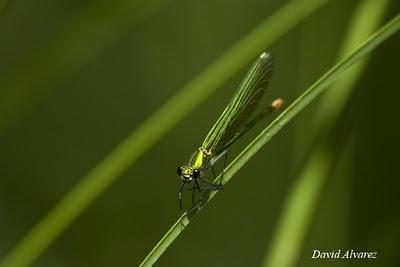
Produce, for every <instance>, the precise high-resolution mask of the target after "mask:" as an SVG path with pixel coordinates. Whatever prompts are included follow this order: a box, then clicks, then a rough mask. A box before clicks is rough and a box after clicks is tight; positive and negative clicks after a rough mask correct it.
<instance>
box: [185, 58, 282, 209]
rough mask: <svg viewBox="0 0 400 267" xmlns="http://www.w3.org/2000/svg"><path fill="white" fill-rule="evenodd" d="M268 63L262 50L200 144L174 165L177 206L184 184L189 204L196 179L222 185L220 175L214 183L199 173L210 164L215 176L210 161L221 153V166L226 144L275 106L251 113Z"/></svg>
mask: <svg viewBox="0 0 400 267" xmlns="http://www.w3.org/2000/svg"><path fill="white" fill-rule="evenodd" d="M272 65H273V62H272V56H271V55H270V54H268V53H262V54H261V55H260V56H259V57H258V58H257V59H256V60H255V62H254V63H253V65H252V66H251V68H250V70H249V71H248V73H247V75H246V76H245V78H244V80H243V81H242V83H241V84H240V86H239V88H238V89H237V90H236V92H235V94H234V95H233V97H232V99H231V101H230V102H229V103H228V105H227V106H226V108H225V109H224V111H223V112H222V114H221V116H220V117H219V118H218V120H217V121H216V123H215V124H214V126H213V127H212V128H211V130H210V131H209V132H208V134H207V136H206V138H205V139H204V141H203V144H202V145H201V146H200V147H199V148H198V149H197V150H196V151H195V152H194V153H193V155H192V157H191V158H190V160H189V162H188V163H187V164H186V165H182V166H180V167H178V169H177V174H178V175H179V176H180V177H181V180H182V184H181V187H180V190H179V204H180V208H181V210H182V195H181V194H182V193H181V192H182V189H183V188H184V186H185V185H190V186H191V187H190V188H189V189H190V190H192V205H193V203H194V192H195V189H197V190H198V191H199V192H200V191H201V189H202V188H201V187H200V185H199V181H198V180H200V181H202V182H203V183H206V184H208V186H209V188H211V190H220V189H222V175H221V177H220V181H219V185H218V184H214V183H213V182H210V181H208V180H207V179H204V178H203V177H202V176H203V173H204V172H205V171H207V170H208V169H209V168H210V167H211V169H212V171H213V174H214V176H216V175H215V172H214V169H213V165H214V163H215V162H216V161H217V160H218V159H220V158H221V157H222V156H225V160H224V167H225V164H226V159H227V148H228V147H229V146H230V145H231V144H233V143H234V142H235V141H236V140H237V139H238V138H240V137H241V136H242V135H243V134H244V133H246V132H247V131H248V130H249V129H250V128H252V127H253V126H254V124H256V123H257V122H258V121H260V120H261V119H262V118H263V117H264V116H265V115H266V114H268V113H270V112H271V111H274V110H276V109H277V108H275V106H276V105H275V106H273V105H271V106H269V107H266V108H265V109H264V110H263V111H261V112H260V113H258V114H257V115H255V116H251V114H252V113H253V112H254V110H255V108H256V106H257V105H258V103H259V102H260V100H261V98H262V96H263V94H264V92H265V91H266V89H267V87H268V84H269V80H270V77H271V75H272ZM280 103H281V102H280ZM278 108H279V107H278ZM222 174H223V173H222ZM210 186H211V187H210ZM203 189H204V188H203Z"/></svg>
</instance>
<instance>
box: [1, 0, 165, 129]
mask: <svg viewBox="0 0 400 267" xmlns="http://www.w3.org/2000/svg"><path fill="white" fill-rule="evenodd" d="M169 1H170V0H151V1H146V0H139V1H132V0H122V1H116V2H115V3H112V4H110V2H109V1H106V0H97V1H93V3H92V4H91V6H89V7H88V8H86V9H83V10H82V11H81V12H80V13H79V14H77V15H75V16H73V17H72V18H71V19H69V20H68V21H66V22H65V24H64V26H63V27H61V28H60V29H59V30H58V31H57V32H56V33H55V34H54V36H52V37H51V38H50V39H49V41H46V42H44V43H43V44H42V45H41V46H40V47H39V48H37V49H36V50H34V52H33V53H32V54H31V55H30V56H28V57H27V59H26V60H24V61H23V62H22V63H21V64H20V65H19V66H17V67H15V68H14V69H12V70H10V72H7V73H0V87H1V90H0V133H1V132H2V131H3V130H5V129H6V128H7V127H8V126H10V125H13V124H14V123H16V122H17V121H18V119H19V118H20V117H21V116H24V114H26V113H27V112H28V111H30V110H31V109H32V108H33V106H35V105H36V104H37V103H38V102H40V100H41V99H43V98H44V97H46V96H47V95H48V94H49V93H50V92H51V91H52V90H54V89H56V88H57V86H58V85H59V84H61V83H62V82H63V81H64V80H66V79H68V78H69V77H70V76H72V75H73V74H75V73H76V72H78V71H79V70H80V69H81V68H82V66H84V65H86V64H87V63H88V62H90V61H91V60H92V59H93V58H95V57H96V56H97V55H98V54H99V53H100V52H101V51H102V50H103V49H104V48H106V47H107V46H109V45H110V44H111V43H113V42H115V41H116V40H118V39H119V38H121V37H122V36H123V35H124V34H126V33H127V32H128V31H129V30H130V29H131V28H132V27H133V26H134V25H135V24H137V23H139V22H140V21H142V20H144V19H146V18H148V17H150V16H151V15H152V14H154V13H155V12H157V11H158V10H159V9H160V8H161V7H162V6H163V5H165V4H166V3H168V2H169Z"/></svg>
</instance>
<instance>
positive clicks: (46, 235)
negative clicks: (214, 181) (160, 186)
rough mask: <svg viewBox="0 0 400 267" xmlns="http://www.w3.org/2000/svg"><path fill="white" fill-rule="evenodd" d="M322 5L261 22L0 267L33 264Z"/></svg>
mask: <svg viewBox="0 0 400 267" xmlns="http://www.w3.org/2000/svg"><path fill="white" fill-rule="evenodd" d="M326 2H327V1H326V0H292V1H290V2H288V3H287V4H286V5H285V6H283V7H282V8H280V9H279V10H278V11H276V12H275V13H274V14H273V15H272V16H270V17H269V18H267V19H265V20H264V21H263V22H262V23H261V24H260V25H258V26H257V27H256V28H255V29H254V30H253V31H251V32H250V33H249V34H248V35H247V36H245V37H244V38H243V39H242V40H240V41H239V42H238V43H236V44H235V45H234V46H233V47H232V48H231V49H229V50H228V51H227V52H226V53H225V54H223V55H222V56H221V57H220V58H218V59H217V60H216V61H215V62H214V63H212V64H211V65H210V66H209V67H208V68H207V69H205V70H204V71H203V72H201V73H200V74H199V75H198V76H197V77H195V78H194V79H193V80H192V81H190V82H189V83H188V84H187V85H186V86H185V87H184V88H182V90H180V91H179V92H178V93H177V94H176V95H175V96H174V97H172V98H171V99H170V100H169V101H167V102H166V103H165V104H164V105H163V106H161V107H160V108H159V109H158V110H157V111H155V112H154V114H153V115H152V116H151V117H149V118H148V119H147V120H146V121H144V122H143V123H142V124H141V125H140V126H139V127H138V128H137V129H136V130H135V131H134V132H133V133H131V135H129V136H128V137H127V138H126V139H125V140H124V141H122V142H121V144H120V145H118V146H117V147H116V148H115V149H114V150H113V151H112V152H111V153H110V154H109V155H107V156H106V157H105V158H104V159H103V160H102V161H101V162H100V163H99V164H98V165H96V166H95V167H94V168H93V169H92V170H91V171H90V172H89V173H88V174H87V175H86V176H85V177H84V178H83V179H82V181H81V182H80V183H79V184H77V185H76V186H75V187H74V188H73V189H72V190H71V192H70V193H68V194H67V195H66V196H65V197H64V198H63V199H62V200H61V201H60V202H59V203H58V204H57V205H56V206H55V207H54V208H53V209H52V210H51V211H50V212H49V213H48V214H47V215H46V216H45V217H44V218H43V219H42V220H41V221H40V222H39V223H38V224H37V225H36V226H35V227H34V228H33V229H32V230H31V231H30V232H29V233H28V234H27V235H26V236H25V237H24V238H23V239H22V240H21V242H20V243H19V244H17V246H16V247H15V248H14V249H13V250H12V251H11V252H10V254H9V255H7V256H6V258H5V259H4V261H3V262H2V263H0V266H1V267H20V266H27V265H29V264H30V263H32V262H33V261H34V260H35V259H36V258H37V257H38V256H39V255H40V254H41V253H42V252H43V251H44V250H45V249H46V248H47V247H48V246H49V245H50V244H51V243H52V242H53V241H54V240H55V239H56V238H57V237H58V236H59V235H60V234H61V233H62V232H63V231H64V230H65V229H66V228H67V227H68V225H69V224H70V223H71V222H72V221H74V220H75V219H76V218H77V216H78V215H79V214H81V213H82V212H83V211H84V210H85V209H86V208H87V207H88V206H89V205H90V204H91V203H93V201H95V200H96V198H97V197H98V196H99V195H100V194H101V193H103V192H104V191H105V190H106V189H107V188H108V187H109V186H110V185H111V184H112V183H113V182H114V181H115V180H116V179H117V178H118V177H119V175H120V174H121V173H122V172H123V171H125V170H126V169H127V168H128V167H129V166H130V165H132V164H133V163H134V162H135V161H136V160H137V159H138V158H139V157H140V156H141V155H142V154H143V153H144V152H145V151H146V150H148V149H149V148H150V147H151V146H152V145H153V144H154V143H155V142H156V141H157V140H158V139H160V138H161V137H162V136H163V135H164V134H165V133H166V132H167V131H168V130H169V129H171V128H172V127H173V126H174V125H175V124H176V123H178V121H179V120H181V119H182V118H183V117H184V116H185V115H186V114H188V113H189V112H190V111H191V110H192V109H194V108H195V107H196V106H197V105H198V104H199V103H201V102H202V101H203V100H204V99H205V98H206V97H207V96H209V95H210V94H211V93H212V92H213V91H215V89H216V88H217V87H218V86H220V85H221V84H222V83H223V82H225V81H226V80H227V79H229V78H230V77H232V76H233V75H234V74H235V73H236V72H237V71H239V70H240V69H241V68H243V67H244V66H245V65H246V64H247V63H248V62H249V61H250V60H251V59H252V58H254V57H255V56H256V55H258V54H259V53H260V52H261V51H263V50H264V49H265V48H266V47H268V46H269V45H270V44H271V43H273V42H274V41H275V40H277V39H278V38H279V37H281V36H282V35H283V34H285V33H286V32H287V31H288V30H290V29H291V28H293V27H294V26H295V25H296V24H297V23H299V22H300V21H302V20H303V19H304V18H306V17H307V16H309V15H310V14H311V13H312V12H314V11H315V10H316V9H317V8H319V7H320V6H322V5H323V4H325V3H326Z"/></svg>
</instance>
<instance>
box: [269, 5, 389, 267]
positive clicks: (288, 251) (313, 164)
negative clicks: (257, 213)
mask: <svg viewBox="0 0 400 267" xmlns="http://www.w3.org/2000/svg"><path fill="white" fill-rule="evenodd" d="M388 4H389V1H388V0H382V1H375V0H366V1H362V2H360V4H359V6H358V7H357V9H356V10H355V14H354V15H353V18H352V20H351V23H350V26H349V28H348V31H347V33H346V37H345V39H344V42H343V45H342V48H341V51H340V52H339V58H343V57H344V56H345V55H348V54H350V52H351V51H352V49H354V47H356V45H357V44H359V43H360V42H361V41H362V40H363V39H365V38H366V37H367V36H369V35H370V34H371V33H372V32H374V30H375V29H376V28H378V26H379V24H380V23H381V21H382V19H383V16H384V12H385V10H386V9H387V6H388ZM367 59H368V58H365V59H363V60H362V61H360V62H358V63H356V64H354V66H352V67H351V69H349V71H348V72H347V73H344V75H343V77H341V78H340V79H339V80H338V81H337V82H336V83H335V84H334V86H333V87H332V88H330V89H329V90H328V91H327V92H326V93H325V94H324V95H323V98H322V99H321V102H320V105H319V107H318V112H317V113H316V114H317V117H316V125H315V127H314V132H313V133H312V134H314V135H315V134H316V135H319V136H321V135H322V136H325V137H326V135H327V134H328V133H329V132H330V131H331V130H332V129H333V128H334V125H335V123H336V122H337V120H338V118H339V115H340V114H341V112H342V110H343V109H344V107H345V105H346V103H347V101H348V99H349V96H350V95H351V92H352V90H353V88H354V85H355V83H356V82H357V81H358V79H359V78H360V76H361V74H362V72H363V70H364V69H365V67H366V63H367ZM325 137H324V138H322V139H325ZM335 159H336V156H335V155H334V152H333V151H332V149H331V147H329V146H328V144H327V143H322V144H319V145H318V146H317V147H316V148H315V149H314V150H313V151H312V153H311V156H310V158H309V160H308V162H307V163H306V165H305V167H304V169H303V171H302V172H301V173H300V175H299V177H297V179H296V180H295V181H296V182H295V184H294V185H293V188H292V189H291V191H290V192H289V194H288V197H287V199H286V201H285V204H284V206H283V209H282V214H281V218H280V219H279V220H278V223H277V230H276V231H275V232H274V233H275V236H274V237H273V240H272V242H271V245H270V247H269V250H268V251H267V252H266V255H265V259H264V264H263V266H266V267H267V266H268V267H270V266H271V267H272V266H274V267H275V266H278V267H289V266H295V265H296V263H297V260H298V258H299V255H300V251H301V248H302V244H303V241H304V239H305V236H306V233H307V231H308V228H309V226H310V223H311V221H312V216H313V215H314V212H315V210H316V209H317V207H318V203H319V197H320V192H321V191H322V189H323V188H324V185H325V182H326V179H327V178H328V175H329V173H330V171H331V169H332V167H333V164H334V161H335Z"/></svg>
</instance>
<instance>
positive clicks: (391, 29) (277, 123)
mask: <svg viewBox="0 0 400 267" xmlns="http://www.w3.org/2000/svg"><path fill="white" fill-rule="evenodd" d="M399 28H400V16H396V17H395V18H394V19H392V20H391V21H390V22H389V23H387V24H386V25H385V26H383V27H382V28H381V29H380V30H378V31H377V32H376V33H375V34H373V35H372V36H371V37H370V38H368V39H367V40H366V41H365V42H364V43H363V44H362V45H361V46H359V47H358V48H357V49H356V50H354V51H353V52H352V53H351V54H350V55H349V56H348V57H347V58H346V59H344V60H342V61H341V62H339V63H338V64H336V65H335V66H334V67H333V68H331V69H330V70H329V71H328V72H327V73H325V74H324V75H323V76H322V77H321V78H320V79H319V80H318V81H317V82H315V83H314V84H313V85H312V86H311V87H310V88H308V89H307V90H306V91H305V92H304V93H303V94H302V95H300V96H299V97H298V98H297V99H296V100H295V101H294V102H293V103H292V104H291V105H290V106H289V107H287V108H286V109H285V110H284V111H283V112H282V113H281V114H280V115H279V116H278V117H277V118H276V119H275V120H274V121H273V122H272V123H271V124H270V125H269V126H268V127H266V128H265V129H264V130H263V131H262V132H261V133H260V134H259V135H258V136H257V137H256V138H255V139H254V140H253V141H252V142H251V143H250V144H249V145H248V146H247V147H246V148H245V149H244V150H243V151H242V152H241V153H240V154H239V155H238V156H237V157H236V158H235V159H234V160H233V161H232V163H231V164H229V166H228V167H226V169H225V170H224V177H223V183H224V184H226V183H227V182H228V181H229V180H230V179H231V178H232V176H233V175H234V174H235V173H236V172H237V171H239V169H240V168H241V167H242V166H243V165H244V164H245V163H246V162H247V161H248V160H249V159H250V158H251V157H252V156H253V155H254V154H255V153H256V152H257V151H258V150H259V149H260V148H261V147H263V146H264V145H265V143H266V142H268V140H270V139H271V138H272V137H273V136H274V135H275V134H276V133H277V132H278V131H279V130H280V129H281V128H282V127H283V126H285V125H286V124H287V123H288V122H289V121H290V120H291V119H292V118H293V117H294V116H296V115H297V114H298V113H299V112H300V111H301V110H302V109H303V108H305V107H306V106H307V105H308V104H309V103H310V102H311V101H313V100H314V99H315V98H316V97H317V96H318V95H319V94H320V93H322V92H323V91H324V90H325V89H326V88H327V87H328V86H329V85H331V84H332V83H333V82H334V81H335V80H336V79H338V78H339V77H340V76H341V75H342V74H343V72H344V71H345V70H346V69H348V68H349V67H350V66H352V65H353V64H355V63H357V62H358V61H359V60H360V59H362V58H363V57H364V56H366V55H367V54H368V53H369V52H371V51H372V50H373V49H374V48H376V47H377V46H378V45H379V44H381V43H382V42H383V41H385V40H386V39H387V38H388V37H390V36H391V35H393V34H394V33H395V32H396V31H398V30H399ZM318 158H319V160H322V159H324V157H323V155H321V156H319V157H318ZM321 163H322V164H323V162H321ZM317 171H318V170H317ZM219 178H220V177H217V179H216V180H215V181H218V179H219ZM217 193H218V192H215V191H213V192H211V193H209V195H208V197H207V199H206V200H204V202H202V203H198V204H197V207H198V208H197V209H192V210H191V211H189V212H187V213H185V214H183V215H182V216H181V217H180V218H179V219H178V221H177V222H176V223H175V224H174V225H173V226H172V227H171V229H170V230H169V231H168V232H167V233H166V234H165V235H164V237H163V238H162V239H161V240H160V241H159V242H158V243H157V244H156V246H155V247H154V248H153V249H152V250H151V251H150V253H149V254H148V255H147V256H146V258H145V259H144V260H143V262H142V263H141V265H140V266H151V265H153V264H154V263H155V262H156V261H157V259H158V258H159V257H160V256H161V255H162V254H163V253H164V251H165V250H166V249H167V248H168V247H169V246H170V245H171V244H172V242H173V241H174V240H175V239H176V238H177V237H178V235H179V234H180V233H181V232H182V231H183V229H184V228H186V227H187V226H188V225H189V223H190V219H191V218H192V217H193V216H195V215H196V214H197V213H198V212H199V211H200V210H201V208H202V207H203V206H204V205H205V204H207V203H208V202H209V201H210V200H211V199H212V198H213V197H214V196H215V194H217Z"/></svg>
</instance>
